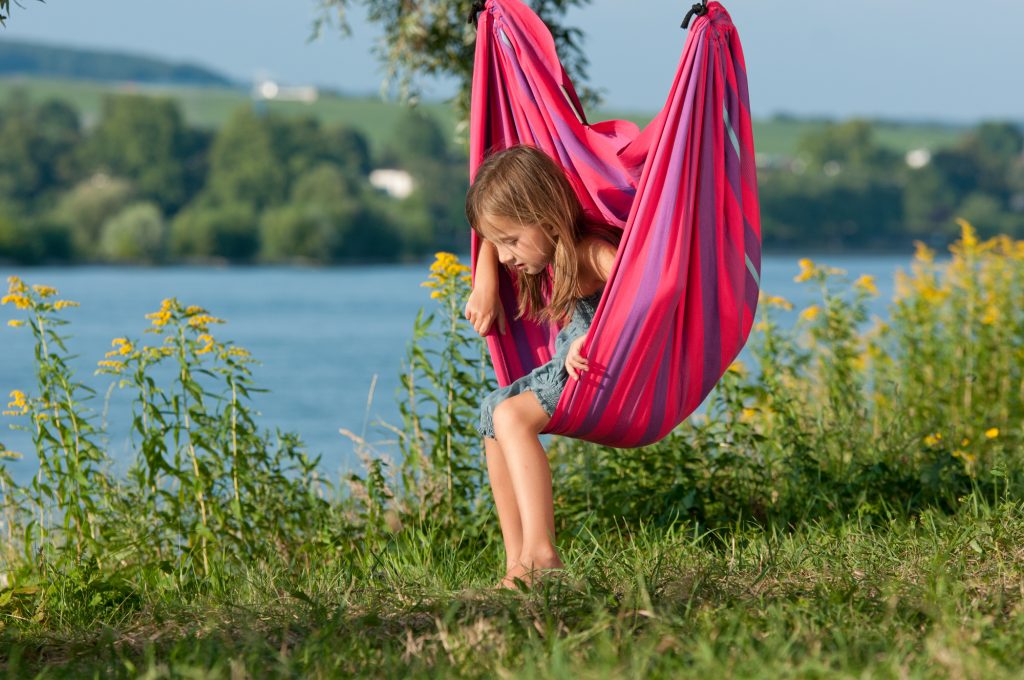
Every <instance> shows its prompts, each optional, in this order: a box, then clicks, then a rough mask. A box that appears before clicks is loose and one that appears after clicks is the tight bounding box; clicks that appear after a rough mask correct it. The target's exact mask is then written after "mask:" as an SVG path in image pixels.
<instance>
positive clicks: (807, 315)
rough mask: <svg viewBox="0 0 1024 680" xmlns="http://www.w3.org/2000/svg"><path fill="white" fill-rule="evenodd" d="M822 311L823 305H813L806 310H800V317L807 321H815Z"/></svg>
mask: <svg viewBox="0 0 1024 680" xmlns="http://www.w3.org/2000/svg"><path fill="white" fill-rule="evenodd" d="M820 312H821V307H819V306H818V305H811V306H810V307H808V308H807V309H805V310H804V311H802V312H800V318H801V319H803V320H805V321H814V320H815V319H816V318H818V314H819V313H820Z"/></svg>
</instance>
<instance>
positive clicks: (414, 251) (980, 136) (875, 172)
mask: <svg viewBox="0 0 1024 680" xmlns="http://www.w3.org/2000/svg"><path fill="white" fill-rule="evenodd" d="M755 141H756V140H755ZM1022 150H1024V135H1022V133H1021V130H1020V129H1019V128H1018V127H1017V126H1015V125H1013V124H1010V123H995V122H989V123H983V124H981V125H979V126H977V127H976V128H974V129H972V130H970V131H969V132H968V133H966V134H965V135H964V136H963V137H962V138H961V140H960V142H959V143H957V144H955V145H953V146H951V147H949V148H945V149H940V150H937V151H933V152H930V153H929V152H925V151H921V152H918V153H916V154H911V155H909V156H907V155H905V154H903V153H897V152H895V151H892V150H891V149H889V148H887V147H885V146H883V145H881V144H879V143H877V142H876V141H875V139H874V137H873V128H872V126H871V124H870V123H869V122H866V121H857V120H855V121H849V122H845V123H839V124H831V125H827V126H826V127H824V128H823V129H822V128H816V130H815V131H814V132H812V133H809V134H807V135H805V136H804V137H803V138H802V139H801V141H800V143H799V145H798V149H797V152H796V153H795V154H794V155H793V156H792V157H791V158H777V159H773V160H772V162H768V163H765V162H762V163H761V165H762V167H761V168H760V169H759V182H760V189H761V216H762V224H763V235H764V243H765V246H766V247H767V248H769V249H771V248H777V249H792V250H823V249H827V250H864V249H874V250H894V249H907V248H908V247H909V245H910V242H911V241H912V240H914V239H921V240H924V241H926V242H928V243H930V244H931V245H933V246H937V247H938V246H941V245H943V244H944V243H946V242H947V241H948V240H950V239H951V238H952V237H953V236H954V235H955V230H956V226H955V223H954V218H955V217H957V216H963V217H965V218H967V219H969V220H970V221H972V222H973V223H974V224H975V225H977V227H978V228H979V230H981V231H982V233H983V235H990V234H993V233H1007V234H1010V235H1012V236H1015V237H1018V238H1021V237H1024V159H1022ZM379 167H390V168H396V169H401V170H404V171H406V172H408V173H409V174H410V175H411V176H412V178H413V180H414V187H415V190H414V191H413V193H412V194H411V195H409V196H408V197H406V198H403V199H397V198H394V197H392V196H390V195H388V194H385V193H384V192H382V191H380V190H378V189H375V188H373V187H372V186H371V184H370V182H369V181H368V177H369V173H370V171H371V169H372V168H379ZM466 174H467V173H466V159H465V157H464V155H462V154H461V153H456V152H453V151H452V150H451V147H450V145H449V143H448V141H447V139H446V136H445V134H444V133H443V131H442V130H441V128H440V127H439V124H438V122H437V121H435V120H434V119H433V118H429V117H427V116H426V115H424V114H421V113H418V112H417V111H416V110H409V111H408V112H407V113H406V114H404V117H403V118H402V120H401V122H400V123H399V124H398V125H397V126H396V129H395V131H394V134H393V136H392V139H391V142H390V144H389V146H388V147H387V148H386V149H383V150H381V151H380V152H378V153H376V157H374V153H372V152H371V149H370V146H369V144H368V142H367V140H366V138H365V137H364V135H363V134H361V133H360V132H359V131H358V130H355V129H352V128H350V127H346V126H344V125H326V124H323V123H321V122H319V121H318V120H316V119H315V118H311V117H282V116H277V115H262V114H260V113H259V112H257V111H254V110H253V109H252V108H243V109H240V110H238V111H237V112H235V114H234V115H233V116H232V117H231V118H230V119H229V120H228V121H227V122H226V123H225V124H224V125H223V126H222V127H221V128H220V129H218V130H216V131H210V130H206V129H202V128H196V127H191V126H189V125H187V124H186V123H185V122H184V119H183V117H182V114H181V111H180V110H179V108H178V106H177V104H176V103H175V102H174V101H173V100H170V99H163V98H157V97H146V96H127V95H114V96H109V97H108V98H107V99H106V100H105V102H104V104H103V106H102V110H101V112H100V113H99V115H98V117H97V119H96V121H95V122H94V123H93V124H92V125H91V126H89V127H88V128H87V127H85V126H83V123H82V120H81V116H80V115H79V113H78V112H77V111H76V110H75V109H73V108H72V107H71V106H70V105H68V104H66V103H64V102H62V101H59V100H51V101H46V102H41V103H32V102H30V101H29V99H28V98H27V96H25V95H24V94H15V95H12V96H11V97H9V98H8V99H7V101H5V102H3V103H2V104H0V261H7V262H15V263H22V264H31V263H82V262H122V263H152V264H158V263H181V262H210V261H226V262H236V263H286V262H303V263H314V264H332V263H342V262H356V261H360V262H364V261H394V260H400V259H411V258H417V257H419V256H421V255H423V254H425V253H428V252H432V251H433V250H436V249H446V250H455V251H465V250H466V249H467V248H468V240H469V237H468V228H467V227H466V224H465V218H464V216H463V214H462V206H463V199H464V196H465V191H466V188H467V183H468V182H467V177H466Z"/></svg>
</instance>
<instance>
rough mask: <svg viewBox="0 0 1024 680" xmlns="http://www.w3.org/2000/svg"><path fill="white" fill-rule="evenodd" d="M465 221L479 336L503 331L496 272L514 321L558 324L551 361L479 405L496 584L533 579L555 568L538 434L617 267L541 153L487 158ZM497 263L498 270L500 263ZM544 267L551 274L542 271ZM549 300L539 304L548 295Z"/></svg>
mask: <svg viewBox="0 0 1024 680" xmlns="http://www.w3.org/2000/svg"><path fill="white" fill-rule="evenodd" d="M466 217H467V218H468V219H469V223H470V225H471V226H472V227H473V229H474V230H475V231H476V232H477V234H479V235H480V236H481V237H482V238H483V239H484V243H482V244H481V247H480V254H479V257H478V259H477V269H476V275H475V280H474V284H473V292H472V294H471V295H470V297H469V301H468V303H467V304H466V318H467V319H469V321H470V323H472V324H473V328H474V329H475V330H476V331H477V332H478V333H480V335H486V334H487V333H489V332H491V330H492V329H493V328H494V327H495V326H497V330H498V332H500V333H502V334H504V333H505V317H504V313H503V311H502V307H501V302H500V300H499V298H498V267H499V266H501V265H503V266H505V267H508V268H509V269H510V270H512V271H513V272H514V273H515V276H516V279H517V283H518V289H519V305H518V307H519V309H518V316H517V318H520V317H524V316H525V317H527V318H530V319H533V320H537V321H550V322H554V323H556V324H558V325H560V326H561V331H560V332H559V333H558V336H557V339H556V341H555V355H554V356H553V357H552V358H551V361H550V362H548V363H546V364H544V365H543V366H540V367H538V368H536V369H534V370H533V371H532V372H531V373H529V374H528V375H525V376H523V377H522V378H519V379H518V380H516V381H515V382H513V383H512V384H510V385H508V386H506V387H502V388H500V389H498V390H495V391H494V392H492V393H491V394H489V395H488V396H487V397H486V398H485V399H484V401H483V404H482V405H481V408H480V426H479V428H478V429H479V431H480V434H481V436H483V437H484V447H485V449H486V452H487V473H488V476H489V478H490V482H491V489H492V491H493V494H494V502H495V505H496V506H497V510H498V521H499V523H500V524H501V534H502V538H503V540H504V543H505V566H506V573H505V577H504V579H502V581H501V584H500V585H502V586H505V587H509V588H511V587H514V586H515V580H516V579H522V580H523V581H524V582H526V583H527V584H529V583H531V582H532V581H533V579H534V577H535V575H536V574H537V572H540V571H542V570H549V569H560V568H561V567H562V566H563V565H562V561H561V559H560V558H559V556H558V551H557V550H556V549H555V536H554V534H555V519H554V507H553V505H552V491H551V469H550V468H549V467H548V462H547V458H546V456H545V453H544V448H543V447H542V446H541V443H540V433H541V431H542V430H543V429H544V426H545V425H546V424H547V422H548V420H549V419H550V418H551V414H552V413H553V412H554V409H555V405H556V404H557V403H558V400H559V397H560V396H561V394H562V391H563V390H564V388H565V385H566V383H567V381H568V380H570V379H573V380H575V379H577V378H578V377H579V372H580V371H585V370H587V360H586V358H584V357H583V356H582V355H581V354H580V348H581V347H582V345H583V342H584V340H585V339H586V333H587V330H588V329H589V328H590V324H591V322H592V321H593V319H594V312H595V311H596V309H597V303H598V300H599V299H600V297H601V293H602V291H603V290H604V284H605V282H606V281H607V280H608V274H609V271H610V270H611V267H612V263H613V262H614V261H615V251H616V247H617V241H618V239H617V235H616V232H615V231H614V230H612V229H611V228H595V225H591V226H590V229H589V231H595V230H596V231H598V232H600V233H602V235H603V238H602V237H597V236H593V235H588V234H587V233H586V232H585V230H584V224H585V221H584V215H583V208H582V206H581V205H580V202H579V199H578V198H577V197H576V193H575V192H574V191H573V188H572V185H571V184H570V183H569V180H568V179H566V177H565V175H564V174H563V172H562V170H561V168H560V167H559V166H558V165H557V164H556V163H555V162H554V161H553V160H551V158H549V157H548V156H547V155H546V154H545V153H544V152H542V151H539V150H537V149H535V148H532V147H528V146H516V147H512V148H510V149H507V150H505V151H502V152H499V153H496V154H494V155H493V156H491V157H490V158H488V159H487V160H486V161H485V162H484V163H483V164H482V165H481V166H480V168H479V170H478V171H477V175H476V180H475V182H474V183H473V186H472V187H471V188H470V190H469V194H468V195H467V196H466ZM499 263H500V264H499ZM549 268H550V269H551V270H553V271H552V272H551V273H550V274H549ZM546 296H548V297H549V301H548V302H547V303H545V297H546Z"/></svg>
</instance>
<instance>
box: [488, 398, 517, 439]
mask: <svg viewBox="0 0 1024 680" xmlns="http://www.w3.org/2000/svg"><path fill="white" fill-rule="evenodd" d="M491 420H492V422H493V423H494V438H495V439H499V438H501V436H502V435H503V434H508V433H510V432H514V431H515V430H516V429H518V428H519V426H520V425H521V422H520V418H519V417H518V414H517V413H516V408H515V404H513V403H512V402H511V400H509V399H506V400H505V401H503V402H501V403H500V404H498V405H497V406H495V407H494V410H493V411H491Z"/></svg>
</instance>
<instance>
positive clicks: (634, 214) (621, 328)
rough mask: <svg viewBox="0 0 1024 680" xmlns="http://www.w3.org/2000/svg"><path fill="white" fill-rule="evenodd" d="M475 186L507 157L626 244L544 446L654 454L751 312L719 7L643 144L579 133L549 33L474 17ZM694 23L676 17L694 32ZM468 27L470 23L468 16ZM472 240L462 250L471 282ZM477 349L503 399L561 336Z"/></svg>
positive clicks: (743, 106)
mask: <svg viewBox="0 0 1024 680" xmlns="http://www.w3.org/2000/svg"><path fill="white" fill-rule="evenodd" d="M475 9H476V10H478V11H479V14H478V15H477V16H476V21H477V43H476V55H475V66H474V73H473V95H472V110H471V116H470V177H475V176H476V171H477V168H478V167H479V166H480V164H481V163H482V162H483V160H484V158H485V156H486V155H489V154H490V153H493V152H495V151H500V150H501V149H505V148H508V147H510V146H513V145H516V144H528V145H530V146H535V147H538V148H540V149H542V150H543V151H545V152H546V153H547V154H548V155H549V156H551V157H552V158H553V159H555V160H556V161H557V162H558V163H559V164H560V165H561V166H562V168H563V170H565V172H566V174H567V176H568V177H569V178H570V180H571V181H572V182H573V184H574V186H575V187H576V190H577V193H578V194H579V198H580V201H581V203H582V204H583V208H584V211H585V212H586V213H587V214H588V215H590V216H591V217H592V218H593V219H595V220H598V221H601V222H605V223H607V224H610V225H612V226H614V227H616V228H621V229H622V241H621V244H620V246H619V250H618V254H617V256H616V259H615V264H614V266H613V267H612V270H611V275H610V277H609V279H608V282H607V284H606V286H605V292H604V294H603V296H602V298H601V301H600V303H599V305H598V308H597V314H596V316H595V318H594V321H593V324H592V326H591V329H590V331H589V333H588V335H587V340H586V343H585V344H584V346H583V349H582V353H583V356H585V357H587V360H588V362H589V366H590V368H589V370H588V371H586V372H584V373H582V374H581V378H580V379H579V380H570V381H569V383H568V386H567V387H566V389H565V391H564V392H563V394H562V397H561V400H560V401H559V403H558V406H557V407H556V409H555V413H554V415H553V416H552V418H551V420H550V422H549V423H548V425H547V428H546V430H545V432H547V433H552V434H561V435H566V436H571V437H574V438H577V439H584V440H587V441H592V442H597V443H600V444H606V445H609V446H615V447H636V446H643V445H645V444H649V443H652V442H655V441H657V440H659V439H661V438H662V437H664V436H665V435H667V434H668V433H669V432H670V431H671V430H672V429H673V428H674V427H675V426H676V425H678V424H679V423H680V422H682V421H683V419H684V418H686V417H687V416H688V415H689V414H690V413H691V412H692V411H693V410H694V409H696V408H697V407H698V406H699V405H700V403H701V402H702V401H703V400H704V397H706V396H707V394H708V393H709V392H710V391H711V389H712V388H713V387H714V386H715V384H716V383H717V382H718V380H719V379H720V378H721V377H722V374H723V373H724V372H725V370H726V369H727V368H728V367H729V365H730V364H731V363H732V361H733V360H734V359H735V358H736V355H737V354H739V351H740V349H741V348H742V347H743V344H744V342H745V341H746V339H747V336H748V334H749V332H750V327H751V324H752V323H753V318H754V311H755V309H756V307H757V298H758V287H759V283H760V271H761V227H760V217H759V212H758V203H757V177H756V174H755V165H754V144H753V134H752V132H751V124H750V108H749V101H748V93H747V80H746V71H745V66H744V61H743V52H742V48H741V47H740V41H739V37H738V35H737V33H736V29H735V27H734V26H733V24H732V20H731V19H730V17H729V14H728V12H726V10H725V9H724V8H723V7H722V5H721V4H719V3H718V2H711V3H709V4H707V5H706V6H704V7H702V6H701V5H695V6H694V9H693V10H691V13H696V14H697V15H698V16H697V17H696V19H695V21H694V22H693V24H692V26H690V30H689V33H688V35H687V39H686V44H685V46H684V48H683V54H682V58H681V60H680V64H679V69H678V71H677V73H676V77H675V81H674V82H673V84H672V88H671V90H670V92H669V95H668V101H667V102H666V103H665V107H664V108H663V109H662V110H661V112H660V113H659V114H658V115H657V117H656V118H654V120H653V121H651V123H650V124H649V125H647V127H646V128H644V129H643V130H642V131H641V130H640V129H639V128H638V127H637V126H636V125H634V124H633V123H630V122H627V121H619V120H612V121H605V122H600V123H593V124H589V123H587V122H586V117H585V116H584V112H583V107H582V106H581V104H580V101H579V98H578V97H577V95H576V92H575V90H574V88H573V86H572V83H571V82H570V81H569V79H568V77H567V75H566V73H565V70H564V69H563V68H562V65H561V63H560V62H559V61H558V57H557V55H556V53H555V46H554V41H553V39H552V37H551V33H550V31H549V30H548V29H547V27H546V26H545V25H544V23H543V22H542V21H541V20H540V19H539V18H538V17H537V15H536V14H534V13H533V11H532V10H531V9H530V8H529V7H527V6H526V5H524V4H523V3H522V2H519V0H487V2H486V3H477V6H476V8H475ZM689 18H690V16H689V15H688V16H687V19H689ZM471 20H472V17H471ZM480 244H481V240H480V239H478V238H477V236H476V234H475V233H473V235H472V253H473V254H472V263H473V272H474V275H475V272H476V262H477V256H478V254H479V247H480ZM499 271H500V273H499V290H500V295H501V301H502V305H503V307H504V311H505V317H506V319H508V321H509V322H508V330H507V332H506V334H505V335H501V334H499V333H498V332H497V331H496V330H494V331H492V332H491V333H490V334H489V335H488V336H487V346H488V349H489V351H490V354H491V359H492V361H493V362H494V369H495V373H496V375H497V378H498V383H499V384H500V385H507V384H509V383H510V382H512V381H513V380H515V379H516V378H518V377H520V376H522V375H525V374H526V373H528V372H529V371H530V370H532V369H533V368H535V367H536V366H539V365H541V364H543V363H545V362H547V361H548V360H549V359H550V357H551V355H552V352H553V348H554V339H555V336H556V334H557V328H555V327H554V326H553V325H551V324H537V323H533V322H529V321H527V320H525V319H520V320H513V319H514V318H515V314H516V288H515V285H516V284H515V280H514V276H513V275H512V274H511V273H510V272H508V271H507V270H506V269H505V268H504V267H499Z"/></svg>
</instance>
